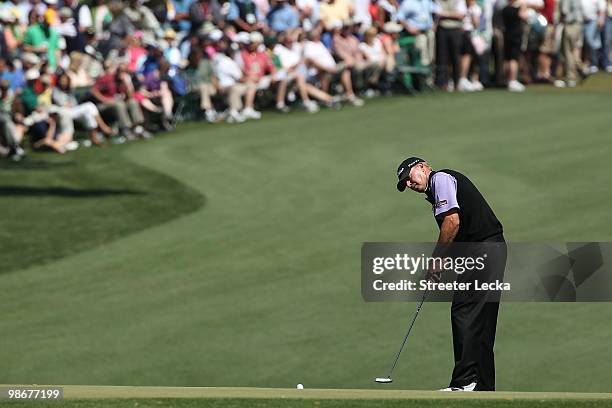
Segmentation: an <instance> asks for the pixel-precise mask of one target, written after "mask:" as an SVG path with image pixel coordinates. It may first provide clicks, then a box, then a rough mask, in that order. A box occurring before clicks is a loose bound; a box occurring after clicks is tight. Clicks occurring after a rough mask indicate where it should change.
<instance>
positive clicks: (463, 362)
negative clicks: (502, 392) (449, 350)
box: [450, 234, 507, 391]
mask: <svg viewBox="0 0 612 408" xmlns="http://www.w3.org/2000/svg"><path fill="white" fill-rule="evenodd" d="M474 252H475V255H476V256H477V255H478V253H482V252H486V254H487V257H486V259H487V260H486V262H485V269H484V270H482V271H472V272H471V273H465V274H463V275H460V276H459V278H458V279H457V281H459V282H471V283H472V285H474V283H475V280H478V282H479V284H482V283H483V282H494V281H495V280H499V281H502V280H503V276H504V270H505V268H506V258H507V249H506V243H505V242H504V238H503V235H501V234H500V235H498V236H496V237H493V238H491V239H489V240H487V242H486V243H483V244H480V245H479V244H475V246H474ZM472 287H473V286H472ZM500 296H501V294H500V293H499V292H494V291H469V292H461V293H455V294H454V296H453V303H452V305H451V325H452V331H453V350H454V355H455V367H454V369H453V375H452V378H451V381H450V386H451V387H463V386H465V385H469V384H471V383H473V382H475V383H476V390H477V391H495V355H494V353H493V346H494V344H495V331H496V329H497V314H498V311H499V300H500Z"/></svg>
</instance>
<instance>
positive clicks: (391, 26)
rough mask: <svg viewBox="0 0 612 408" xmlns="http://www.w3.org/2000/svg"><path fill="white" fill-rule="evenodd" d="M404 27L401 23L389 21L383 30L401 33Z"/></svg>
mask: <svg viewBox="0 0 612 408" xmlns="http://www.w3.org/2000/svg"><path fill="white" fill-rule="evenodd" d="M402 29H403V27H402V26H401V24H398V23H396V22H395V21H389V22H388V23H385V25H384V26H383V31H385V32H387V33H399V32H400V31H402Z"/></svg>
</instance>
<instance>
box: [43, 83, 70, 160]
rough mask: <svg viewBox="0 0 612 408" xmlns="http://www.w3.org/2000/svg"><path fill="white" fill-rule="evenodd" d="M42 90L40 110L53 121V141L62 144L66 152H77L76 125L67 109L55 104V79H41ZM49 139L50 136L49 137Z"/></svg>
mask: <svg viewBox="0 0 612 408" xmlns="http://www.w3.org/2000/svg"><path fill="white" fill-rule="evenodd" d="M40 83H41V84H42V90H41V91H40V92H39V93H38V96H37V98H38V108H39V109H43V110H44V111H46V112H47V113H48V114H49V117H50V118H52V119H53V122H54V123H53V124H54V132H52V133H53V139H54V140H56V141H58V143H60V144H62V145H63V147H64V150H65V151H68V150H75V149H76V148H77V147H78V143H76V142H73V139H74V123H73V120H72V116H71V115H70V112H69V111H68V109H67V108H65V107H64V106H61V105H56V104H54V103H53V88H54V87H53V78H52V76H51V75H49V74H45V75H43V76H42V77H41V78H40ZM48 137H49V136H48Z"/></svg>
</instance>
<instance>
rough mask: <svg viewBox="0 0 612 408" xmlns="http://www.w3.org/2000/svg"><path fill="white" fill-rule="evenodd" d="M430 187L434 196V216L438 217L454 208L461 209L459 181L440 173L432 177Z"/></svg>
mask: <svg viewBox="0 0 612 408" xmlns="http://www.w3.org/2000/svg"><path fill="white" fill-rule="evenodd" d="M430 185H431V189H432V193H433V196H434V204H433V206H432V209H433V213H434V216H436V217H437V216H439V215H440V214H443V213H445V212H447V211H450V210H452V209H453V208H456V209H459V203H458V202H457V179H455V178H454V177H453V176H451V175H450V174H448V173H444V172H441V171H439V172H437V173H435V174H434V175H433V176H432V178H431V183H430Z"/></svg>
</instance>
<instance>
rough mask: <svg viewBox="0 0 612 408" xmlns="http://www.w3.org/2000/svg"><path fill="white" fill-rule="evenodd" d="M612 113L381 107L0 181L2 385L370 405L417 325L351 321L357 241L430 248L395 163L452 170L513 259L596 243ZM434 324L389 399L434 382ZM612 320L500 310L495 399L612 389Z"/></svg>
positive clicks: (282, 120)
mask: <svg viewBox="0 0 612 408" xmlns="http://www.w3.org/2000/svg"><path fill="white" fill-rule="evenodd" d="M597 78H598V81H602V83H603V82H605V83H606V84H607V85H606V86H608V87H609V84H610V82H611V81H612V80H611V79H610V78H609V77H606V76H604V75H601V76H599V77H597ZM608 89H609V88H608ZM611 95H612V94H611V93H610V92H602V91H599V90H597V91H590V90H588V89H587V90H584V89H583V90H582V91H572V92H571V93H570V92H568V93H564V92H561V91H558V90H551V89H537V90H534V91H532V92H531V91H528V92H527V93H526V94H524V95H515V94H509V93H506V92H502V91H491V92H485V93H483V94H479V95H446V94H435V95H425V96H421V97H415V98H410V97H394V98H387V99H379V100H375V101H371V102H369V103H368V104H367V105H366V106H365V107H364V108H361V109H357V108H345V109H343V110H341V111H339V112H335V111H334V112H332V111H325V112H322V113H320V114H317V115H308V114H305V113H293V114H290V115H287V116H281V115H274V114H271V113H270V114H268V113H266V114H265V115H264V116H265V118H264V120H262V121H259V122H249V123H247V124H244V125H236V126H227V125H219V126H207V125H203V124H200V123H198V124H195V123H194V124H186V125H184V126H182V127H181V128H180V129H179V130H178V131H177V132H174V133H172V134H167V135H164V136H163V137H160V138H157V139H155V140H152V141H150V142H142V143H133V144H130V145H129V146H126V147H120V148H117V147H112V148H107V149H92V150H83V151H77V152H76V153H74V154H70V155H67V156H65V157H54V156H51V155H49V154H34V155H32V156H31V157H29V158H28V159H27V161H24V162H23V163H22V164H13V163H7V164H3V168H2V170H1V171H0V186H12V187H11V188H13V189H15V188H17V187H18V188H19V189H21V190H18V191H25V192H26V193H20V194H16V193H12V194H3V195H2V200H0V212H1V213H2V214H3V216H2V217H0V231H2V232H1V234H2V235H1V237H2V238H1V241H0V242H1V243H2V251H0V253H1V256H2V258H1V260H2V268H3V270H6V271H10V272H9V273H2V274H0V310H1V311H2V312H1V313H2V318H1V319H0V333H2V334H1V335H0V361H1V362H2V370H0V383H38V384H45V383H54V384H115V385H182V386H245V387H246V386H257V387H294V386H295V384H297V383H299V382H301V383H304V384H305V385H306V386H307V387H317V388H375V387H379V386H377V385H376V384H374V382H373V378H374V377H376V376H381V375H385V373H386V370H387V369H388V365H389V364H390V362H391V359H392V357H393V354H394V353H395V352H396V350H397V347H398V346H399V343H400V341H401V338H402V336H403V334H404V331H405V326H406V324H407V320H408V318H409V316H410V314H411V313H412V311H413V308H414V306H413V304H406V303H376V304H373V303H364V302H363V301H362V299H361V295H360V287H359V286H360V265H359V261H360V257H359V255H360V247H361V243H362V242H363V241H427V240H434V239H435V238H436V227H435V223H434V221H433V219H432V218H431V215H430V210H429V209H428V206H427V204H426V202H425V201H424V200H423V199H422V198H421V197H417V196H415V195H412V194H410V193H405V194H399V193H397V192H396V191H395V180H394V174H395V169H396V166H397V164H398V163H399V161H400V160H402V159H403V158H405V157H406V156H408V155H413V154H416V155H422V156H424V157H425V158H427V159H428V160H429V161H430V162H431V163H432V165H433V166H434V167H438V168H439V167H450V168H455V169H457V170H460V171H463V172H465V173H466V174H467V175H468V176H470V178H471V179H472V180H473V181H474V182H476V184H477V185H478V186H479V188H480V189H481V190H482V191H483V193H484V194H485V196H486V197H487V199H488V201H489V202H490V203H491V205H492V207H493V208H494V209H495V211H496V213H497V214H498V216H499V217H500V218H501V220H502V222H503V224H504V227H505V231H506V237H507V238H508V239H509V240H513V241H590V240H608V241H609V240H612V232H611V230H610V228H609V223H607V222H606V220H607V219H608V218H609V217H608V214H609V203H610V202H611V201H612V190H611V189H609V188H608V186H609V184H610V176H609V174H610V172H611V171H612V165H611V164H610V157H611V155H612V143H610V112H609V110H610V106H611V102H612V98H611ZM39 162H40V163H51V164H45V165H43V168H40V169H38V168H34V169H32V168H31V167H32V166H34V167H36V165H32V163H39ZM9 165H10V166H11V168H10V169H9V168H8V166H9ZM15 186H16V187H15ZM48 186H53V187H54V188H55V190H49V188H48ZM24 188H25V189H24ZM88 190H92V191H97V192H98V193H96V194H95V195H94V196H90V195H88V194H82V193H77V196H74V195H72V193H70V194H67V193H66V192H75V191H77V192H78V191H88ZM9 191H11V190H10V189H9ZM12 191H15V190H12ZM112 191H115V193H109V192H112ZM117 191H118V192H117ZM41 192H42V193H41ZM53 192H55V193H53ZM57 192H61V193H59V194H58V193H57ZM100 192H105V193H100ZM203 197H205V201H206V205H205V206H203V201H204V198H203ZM6 214H8V215H9V216H4V215H6ZM179 215H182V216H179ZM448 309H449V307H448V305H446V304H433V303H432V304H426V305H425V307H424V308H423V310H422V315H421V316H420V317H419V320H418V321H417V323H416V325H415V328H414V331H413V334H412V335H411V338H410V341H409V343H408V345H407V348H406V350H405V352H404V353H405V354H403V355H402V360H401V361H400V364H399V366H398V368H397V370H396V374H395V377H396V381H395V382H394V383H393V384H392V385H390V386H389V387H387V388H389V389H401V388H403V389H436V388H439V387H441V386H445V385H446V384H447V382H448V379H449V376H450V372H451V368H452V353H451V343H450V324H449V310H448ZM610 321H612V305H610V304H504V305H503V306H502V309H501V312H500V320H499V326H498V340H497V343H496V357H497V380H498V381H497V383H498V388H499V389H502V390H523V391H542V390H546V391H584V392H610V391H612V383H611V382H610V381H609V378H611V377H612V368H610V364H609V359H608V358H607V356H608V354H609V339H610V338H612V326H611V325H610V324H608V322H610ZM219 403H220V404H221V403H225V402H223V401H221V402H219ZM238 403H239V402H236V404H238ZM275 403H278V404H282V403H283V402H282V401H281V402H275ZM339 404H341V403H340V402H339Z"/></svg>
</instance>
